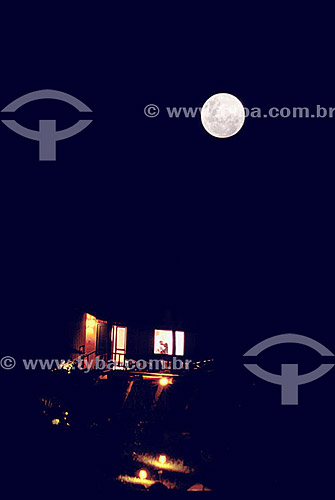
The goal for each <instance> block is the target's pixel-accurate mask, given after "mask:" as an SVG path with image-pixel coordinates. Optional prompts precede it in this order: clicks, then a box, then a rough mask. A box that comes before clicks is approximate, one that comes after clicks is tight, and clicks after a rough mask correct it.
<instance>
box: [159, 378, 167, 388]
mask: <svg viewBox="0 0 335 500" xmlns="http://www.w3.org/2000/svg"><path fill="white" fill-rule="evenodd" d="M168 383H169V380H168V379H167V378H165V377H164V378H161V379H160V380H159V384H160V385H162V386H163V387H165V386H166V385H168Z"/></svg>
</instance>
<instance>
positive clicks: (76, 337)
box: [71, 313, 185, 368]
mask: <svg viewBox="0 0 335 500" xmlns="http://www.w3.org/2000/svg"><path fill="white" fill-rule="evenodd" d="M71 337H72V346H73V349H72V355H71V357H72V359H76V358H78V357H79V356H80V357H81V358H86V359H87V360H88V361H92V359H94V358H96V357H100V358H103V359H105V360H112V361H114V362H115V363H116V364H117V365H118V366H119V367H120V368H122V366H123V365H124V363H125V360H126V359H134V360H137V359H150V358H153V357H155V358H164V359H167V360H168V359H169V357H170V356H171V357H172V356H178V358H183V357H184V356H185V332H184V331H182V330H173V329H155V328H152V329H150V328H144V329H143V328H142V329H138V328H136V327H133V326H130V327H127V326H126V325H122V324H116V323H114V322H111V321H106V320H103V319H99V318H98V317H97V316H95V315H93V314H90V313H82V314H80V315H79V316H78V318H76V320H75V321H74V323H73V325H72V331H71Z"/></svg>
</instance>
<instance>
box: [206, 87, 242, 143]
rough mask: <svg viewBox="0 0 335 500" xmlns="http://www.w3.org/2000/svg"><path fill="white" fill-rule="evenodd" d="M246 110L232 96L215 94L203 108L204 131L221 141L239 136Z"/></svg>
mask: <svg viewBox="0 0 335 500" xmlns="http://www.w3.org/2000/svg"><path fill="white" fill-rule="evenodd" d="M244 119H245V113H244V108H243V105H242V103H241V101H239V100H238V99H237V97H235V96H234V95H231V94H214V95H212V96H211V97H210V98H209V99H207V101H206V102H205V104H204V105H203V107H202V108H201V122H202V125H203V127H204V129H205V130H206V131H207V132H208V133H209V134H211V135H213V136H214V137H219V138H220V139H222V138H226V137H231V136H232V135H235V134H237V132H238V131H239V130H241V128H242V127H243V124H244Z"/></svg>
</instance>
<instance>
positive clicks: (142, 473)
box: [138, 469, 148, 481]
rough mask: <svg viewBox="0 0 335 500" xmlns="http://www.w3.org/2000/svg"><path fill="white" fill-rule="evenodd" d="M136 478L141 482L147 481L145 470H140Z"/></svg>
mask: <svg viewBox="0 0 335 500" xmlns="http://www.w3.org/2000/svg"><path fill="white" fill-rule="evenodd" d="M138 477H139V478H140V479H141V480H142V481H143V480H144V479H147V477H148V473H147V471H146V470H145V469H141V470H140V471H139V473H138Z"/></svg>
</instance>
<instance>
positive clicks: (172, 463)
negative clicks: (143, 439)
mask: <svg viewBox="0 0 335 500" xmlns="http://www.w3.org/2000/svg"><path fill="white" fill-rule="evenodd" d="M163 456H164V457H165V460H164V459H163V458H162V457H163ZM134 458H135V460H137V461H138V462H141V463H143V464H146V465H151V466H152V467H157V468H158V469H165V470H171V471H174V472H183V473H184V474H189V473H190V472H191V469H190V468H189V467H187V466H186V465H184V462H183V460H179V459H178V460H173V459H169V458H167V457H166V456H165V455H160V457H159V458H158V459H157V457H155V456H153V455H149V454H148V453H146V454H144V455H137V454H134Z"/></svg>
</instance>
